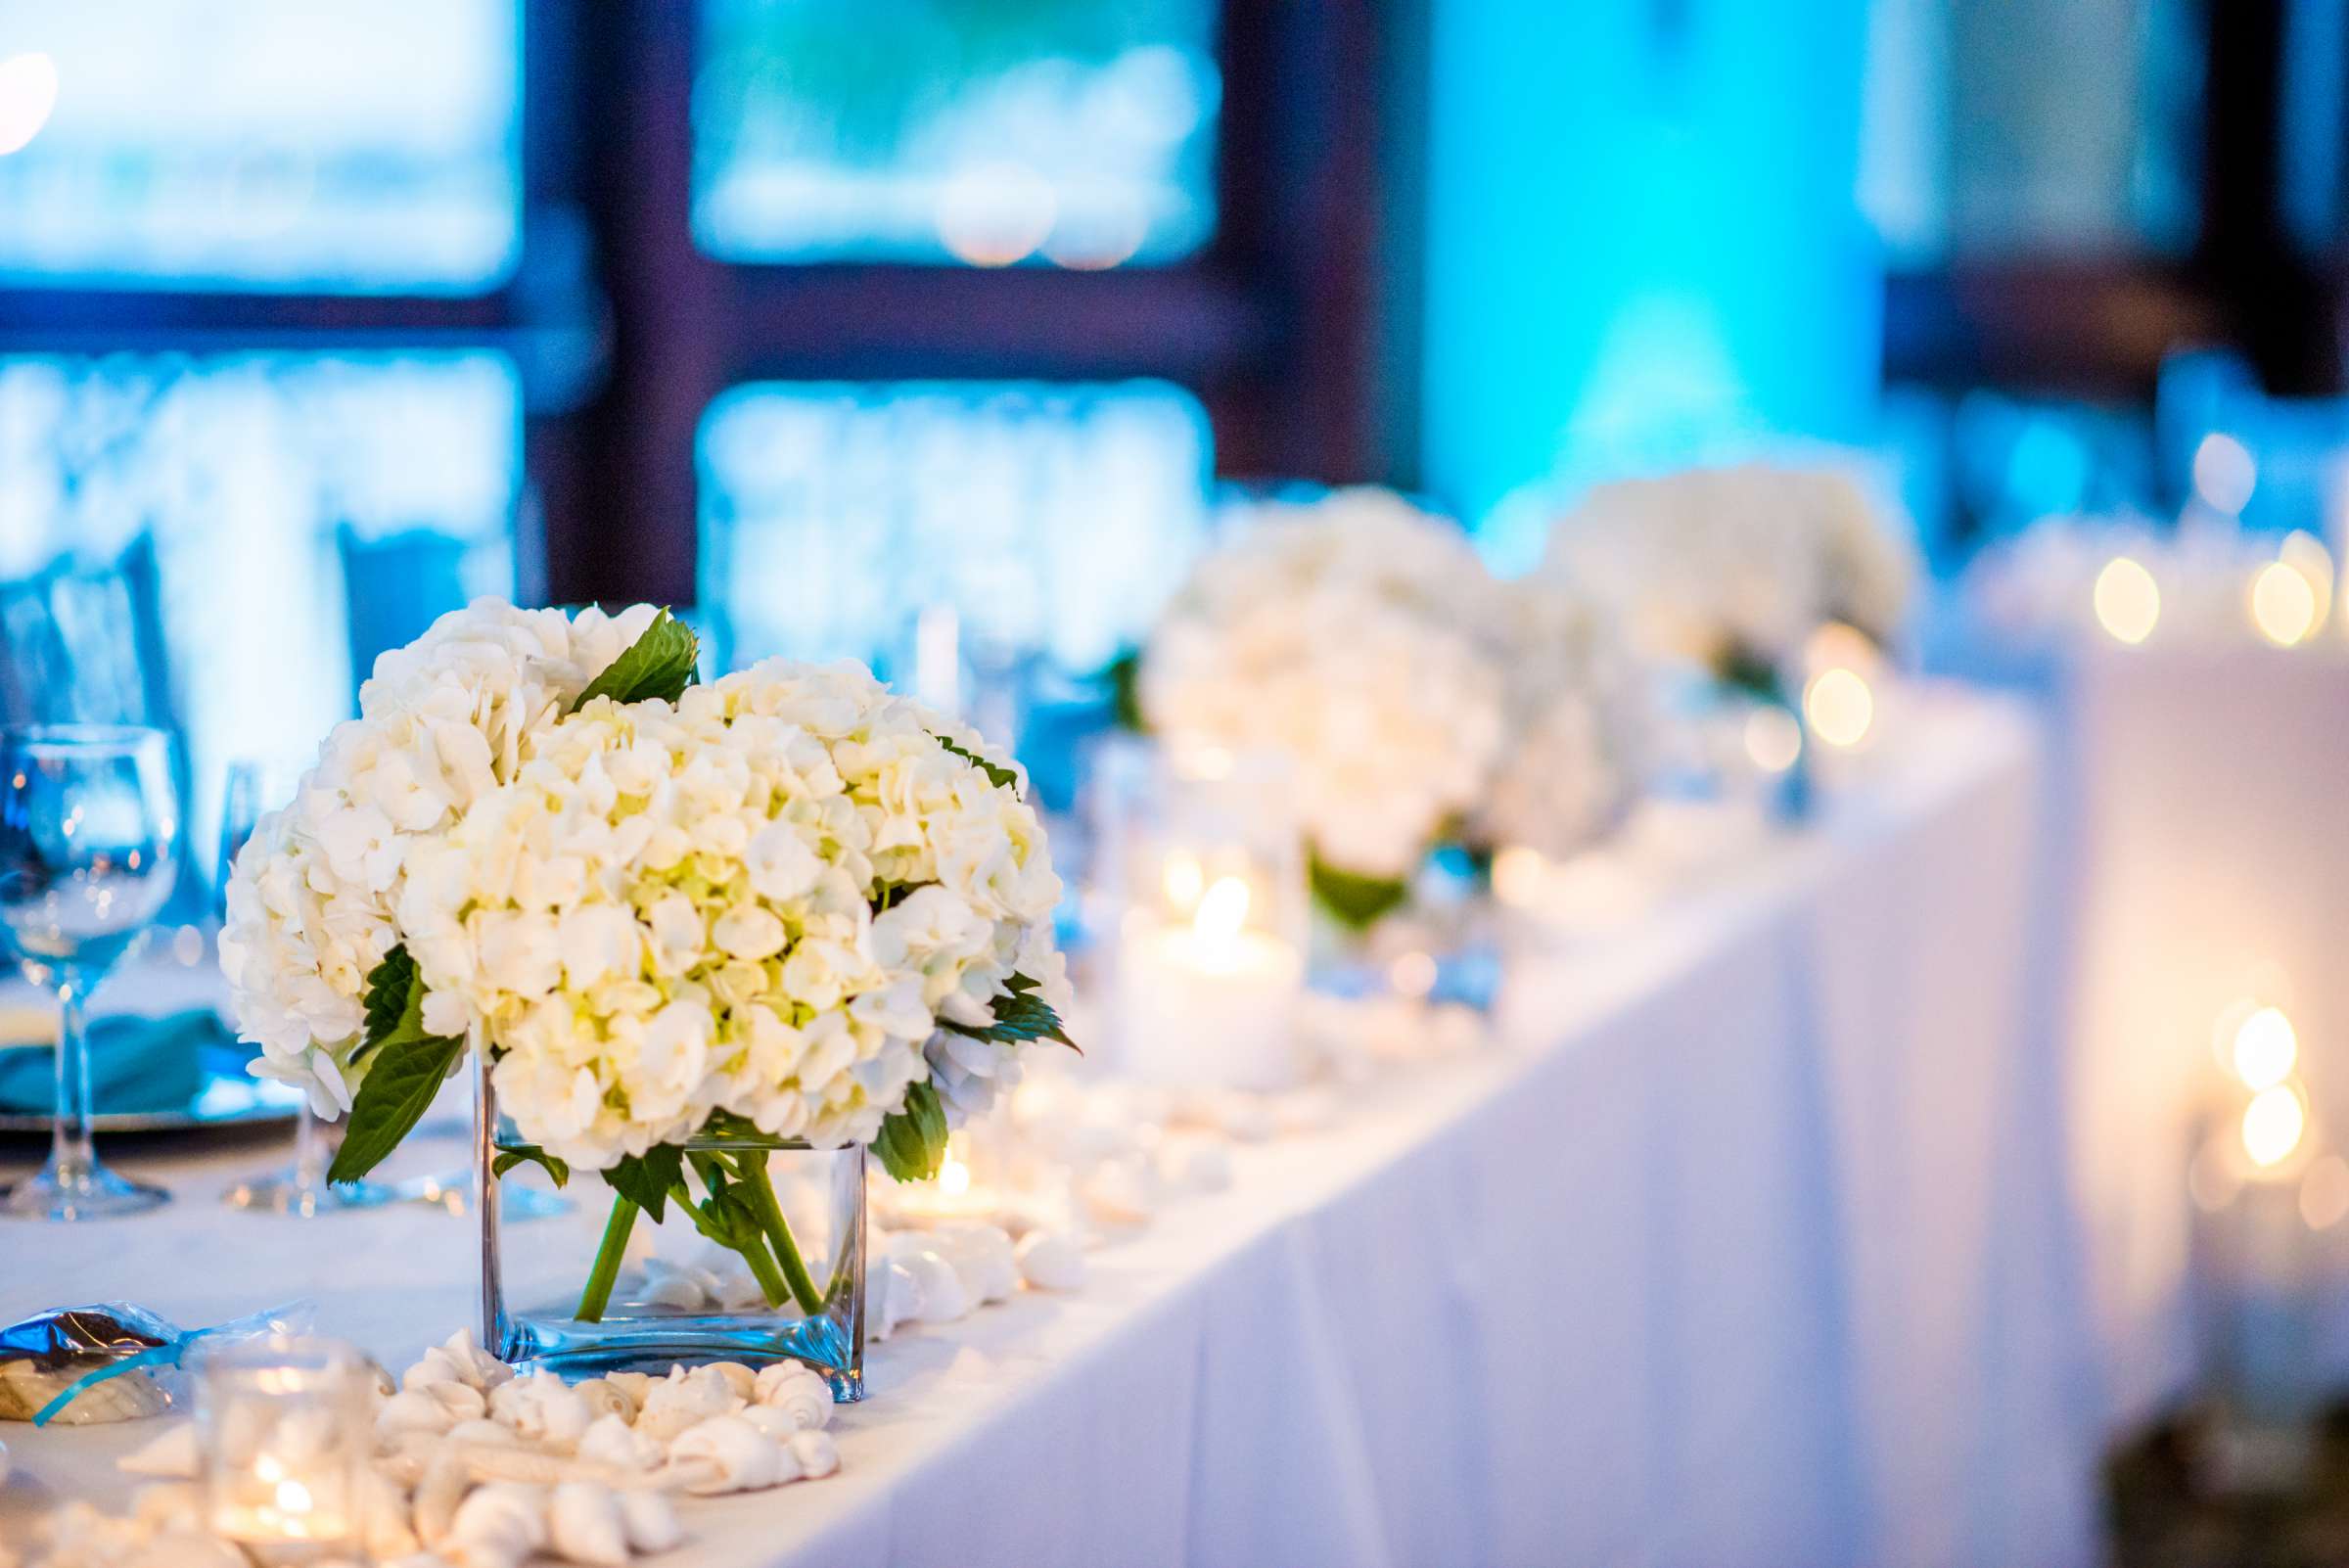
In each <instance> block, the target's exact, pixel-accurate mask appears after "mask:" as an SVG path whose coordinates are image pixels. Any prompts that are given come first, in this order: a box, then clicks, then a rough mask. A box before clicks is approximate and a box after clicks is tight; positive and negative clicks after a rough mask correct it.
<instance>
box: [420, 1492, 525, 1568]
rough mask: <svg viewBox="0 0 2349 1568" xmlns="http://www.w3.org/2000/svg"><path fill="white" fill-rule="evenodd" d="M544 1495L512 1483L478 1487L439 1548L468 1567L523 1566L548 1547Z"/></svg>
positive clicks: (459, 1508) (461, 1505)
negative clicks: (535, 1554) (532, 1554)
mask: <svg viewBox="0 0 2349 1568" xmlns="http://www.w3.org/2000/svg"><path fill="white" fill-rule="evenodd" d="M546 1535H547V1531H546V1494H545V1492H543V1491H541V1490H540V1489H539V1488H537V1487H532V1486H525V1485H522V1484H521V1483H519V1482H513V1481H492V1482H490V1483H489V1484H488V1485H487V1486H481V1487H476V1488H474V1489H473V1491H471V1492H470V1493H468V1494H466V1497H465V1500H464V1501H463V1502H460V1503H458V1504H457V1511H456V1515H455V1517H454V1518H452V1519H451V1520H450V1521H449V1527H448V1535H447V1536H446V1537H445V1538H444V1539H443V1541H442V1542H441V1543H440V1544H439V1545H438V1546H437V1547H436V1548H435V1549H436V1550H438V1551H440V1552H442V1553H443V1554H444V1555H447V1556H451V1557H454V1558H455V1559H456V1560H457V1561H458V1562H460V1563H462V1564H464V1565H465V1568H521V1565H522V1563H524V1562H525V1561H527V1560H528V1559H529V1558H530V1554H531V1553H533V1552H535V1551H536V1550H538V1548H539V1547H541V1546H543V1545H546Z"/></svg>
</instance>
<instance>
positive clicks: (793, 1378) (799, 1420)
mask: <svg viewBox="0 0 2349 1568" xmlns="http://www.w3.org/2000/svg"><path fill="white" fill-rule="evenodd" d="M756 1392H757V1394H758V1396H759V1403H760V1405H761V1406H763V1407H767V1408H770V1409H777V1410H781V1411H783V1412H784V1413H785V1414H787V1415H789V1416H790V1417H791V1418H792V1424H793V1425H794V1426H795V1427H819V1426H829V1425H831V1424H832V1385H831V1384H829V1383H827V1382H825V1381H824V1380H823V1378H822V1376H821V1375H819V1374H818V1373H817V1372H815V1371H814V1370H813V1369H812V1368H810V1367H808V1366H806V1364H804V1363H803V1362H800V1361H777V1362H776V1363H775V1364H774V1365H772V1366H763V1367H760V1370H759V1381H758V1386H757V1390H756Z"/></svg>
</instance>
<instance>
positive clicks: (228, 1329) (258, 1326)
mask: <svg viewBox="0 0 2349 1568" xmlns="http://www.w3.org/2000/svg"><path fill="white" fill-rule="evenodd" d="M314 1311H315V1309H314V1308H313V1307H312V1306H311V1304H310V1303H309V1302H306V1301H290V1302H288V1303H286V1304H285V1305H284V1306H282V1307H272V1308H270V1309H269V1310H268V1311H267V1312H259V1313H254V1314H251V1315H250V1316H246V1317H238V1318H233V1319H231V1320H230V1321H228V1322H225V1323H214V1324H213V1325H212V1326H211V1327H209V1328H197V1329H191V1330H190V1331H188V1332H187V1333H184V1334H182V1335H180V1336H179V1338H177V1339H175V1340H173V1341H172V1342H171V1343H169V1344H168V1345H156V1346H152V1347H150V1348H149V1349H147V1350H143V1351H140V1352H139V1353H138V1354H137V1355H135V1356H125V1357H123V1358H122V1359H121V1360H118V1361H110V1362H108V1363H107V1364H106V1365H104V1366H101V1367H99V1368H98V1370H96V1371H94V1372H85V1373H84V1374H82V1375H81V1376H80V1377H77V1378H75V1379H74V1380H73V1381H72V1382H70V1383H68V1384H67V1385H66V1386H65V1387H64V1388H63V1389H61V1390H59V1392H58V1396H57V1398H55V1399H53V1400H51V1401H50V1402H49V1403H48V1404H46V1405H44V1406H42V1407H40V1409H38V1410H37V1411H35V1412H34V1413H33V1417H32V1424H33V1425H34V1426H47V1425H48V1424H49V1420H50V1417H52V1416H54V1415H56V1414H57V1412H58V1411H60V1410H62V1409H64V1408H65V1407H67V1406H69V1405H70V1404H72V1403H73V1402H74V1401H75V1400H77V1399H79V1398H81V1396H82V1395H83V1394H85V1393H87V1392H88V1391H89V1390H91V1389H93V1388H96V1387H97V1386H98V1385H99V1384H101V1383H103V1382H105V1381H106V1380H107V1379H108V1378H110V1377H120V1376H121V1375H122V1374H123V1373H125V1372H135V1371H137V1370H139V1369H140V1368H141V1367H144V1366H171V1367H176V1366H178V1365H180V1364H181V1362H183V1361H184V1360H186V1359H187V1355H188V1351H189V1350H190V1349H191V1348H192V1347H193V1346H194V1345H195V1344H196V1343H197V1341H199V1340H206V1339H220V1338H234V1337H237V1336H241V1335H250V1334H289V1333H293V1332H295V1331H297V1330H298V1329H300V1328H303V1327H306V1326H307V1325H308V1323H309V1320H310V1316H311V1314H312V1313H313V1312H314Z"/></svg>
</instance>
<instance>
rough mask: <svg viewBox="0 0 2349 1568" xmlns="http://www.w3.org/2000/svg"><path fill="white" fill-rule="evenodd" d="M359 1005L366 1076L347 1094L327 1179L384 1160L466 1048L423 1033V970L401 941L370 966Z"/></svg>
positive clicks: (343, 1177)
mask: <svg viewBox="0 0 2349 1568" xmlns="http://www.w3.org/2000/svg"><path fill="white" fill-rule="evenodd" d="M359 1005H360V1007H361V1008H362V1009H363V1010H364V1014H365V1018H366V1023H365V1026H364V1029H363V1031H362V1033H361V1035H360V1037H359V1048H358V1049H357V1050H356V1051H353V1052H352V1053H351V1060H352V1061H353V1062H354V1063H355V1062H358V1061H361V1060H364V1061H366V1062H367V1064H368V1067H367V1076H366V1078H365V1079H364V1080H362V1081H361V1083H360V1084H359V1092H358V1093H357V1094H356V1095H354V1096H353V1097H352V1099H351V1105H350V1124H349V1130H347V1131H346V1132H345V1133H344V1135H343V1147H342V1148H341V1149H339V1150H337V1151H336V1153H335V1160H334V1164H333V1165H331V1166H329V1167H328V1168H327V1173H326V1175H327V1179H328V1180H330V1181H356V1180H358V1179H359V1178H360V1177H361V1176H365V1175H366V1174H367V1173H368V1172H370V1171H372V1170H374V1169H375V1168H376V1167H377V1166H379V1165H381V1164H383V1162H384V1159H385V1157H386V1156H388V1155H389V1154H391V1151H392V1150H393V1149H395V1148H397V1147H398V1146H399V1140H400V1139H402V1138H404V1137H406V1136H407V1135H408V1133H409V1132H411V1131H412V1130H415V1127H416V1124H417V1123H418V1122H419V1121H421V1120H423V1118H424V1113H425V1111H426V1110H427V1109H428V1108H429V1107H430V1106H431V1105H432V1103H433V1096H434V1095H435V1094H436V1093H438V1091H439V1088H440V1083H441V1080H443V1079H445V1078H447V1077H448V1072H449V1069H450V1068H452V1067H454V1066H455V1065H456V1062H457V1059H458V1058H459V1057H460V1056H462V1055H463V1054H464V1052H465V1041H464V1040H463V1039H462V1038H452V1037H446V1036H438V1035H428V1034H426V1033H425V1030H424V977H423V976H421V975H419V974H418V973H417V972H416V962H415V960H414V959H412V958H410V957H409V956H408V950H407V948H405V947H394V948H392V949H391V951H390V952H388V953H386V954H385V955H384V958H383V961H382V962H381V963H379V964H377V965H376V966H375V968H374V969H372V970H371V971H369V972H368V975H367V990H366V992H364V993H363V994H362V995H361V997H360V999H359Z"/></svg>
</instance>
